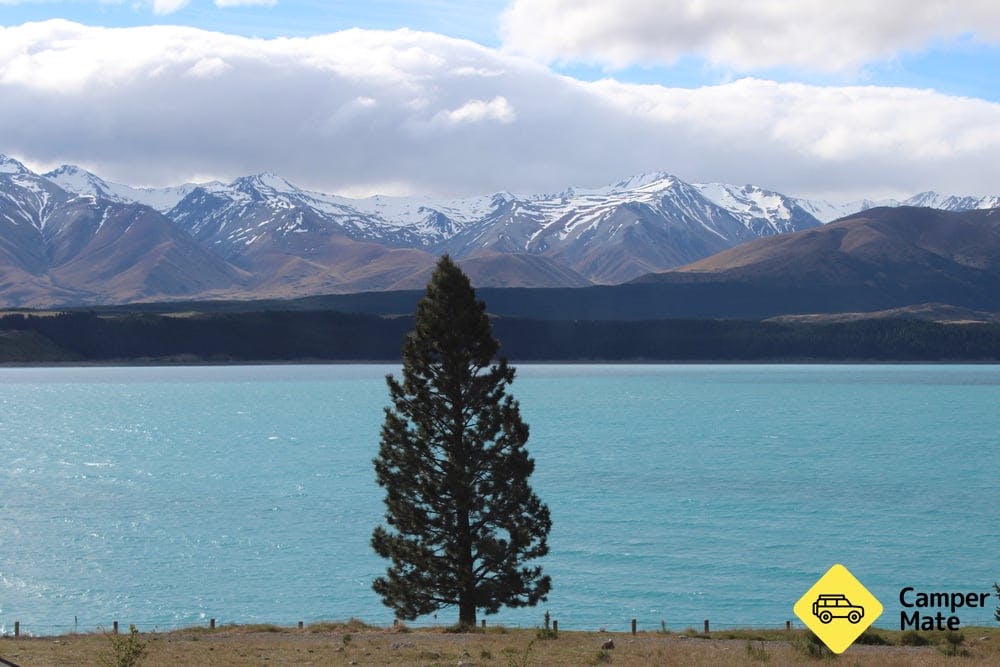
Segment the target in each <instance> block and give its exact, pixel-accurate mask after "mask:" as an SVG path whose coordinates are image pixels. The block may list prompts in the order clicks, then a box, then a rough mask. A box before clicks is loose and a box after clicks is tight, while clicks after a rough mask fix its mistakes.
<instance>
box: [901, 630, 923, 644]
mask: <svg viewBox="0 0 1000 667" xmlns="http://www.w3.org/2000/svg"><path fill="white" fill-rule="evenodd" d="M929 643H930V642H929V641H928V640H927V638H926V637H924V636H923V635H922V634H920V633H919V632H917V631H916V630H907V631H906V632H904V633H903V634H902V635H900V637H899V645H900V646H927V645H928V644H929Z"/></svg>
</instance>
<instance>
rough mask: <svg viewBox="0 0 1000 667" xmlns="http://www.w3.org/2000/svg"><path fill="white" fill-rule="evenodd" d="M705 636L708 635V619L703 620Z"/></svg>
mask: <svg viewBox="0 0 1000 667" xmlns="http://www.w3.org/2000/svg"><path fill="white" fill-rule="evenodd" d="M705 634H706V635H707V634H708V619H707V618H706V619H705Z"/></svg>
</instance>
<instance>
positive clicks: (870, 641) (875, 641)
mask: <svg viewBox="0 0 1000 667" xmlns="http://www.w3.org/2000/svg"><path fill="white" fill-rule="evenodd" d="M854 643H855V644H867V645H868V646H887V645H888V644H889V640H888V639H886V638H885V637H883V636H882V635H880V634H879V633H877V632H875V631H874V630H872V629H868V630H865V631H864V632H862V633H861V636H860V637H858V638H857V639H855V640H854Z"/></svg>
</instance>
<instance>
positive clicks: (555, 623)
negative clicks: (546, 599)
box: [552, 621, 559, 637]
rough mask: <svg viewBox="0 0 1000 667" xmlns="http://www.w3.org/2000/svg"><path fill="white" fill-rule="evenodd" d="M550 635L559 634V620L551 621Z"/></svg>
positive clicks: (555, 635)
mask: <svg viewBox="0 0 1000 667" xmlns="http://www.w3.org/2000/svg"><path fill="white" fill-rule="evenodd" d="M552 636H553V637H558V636H559V621H552Z"/></svg>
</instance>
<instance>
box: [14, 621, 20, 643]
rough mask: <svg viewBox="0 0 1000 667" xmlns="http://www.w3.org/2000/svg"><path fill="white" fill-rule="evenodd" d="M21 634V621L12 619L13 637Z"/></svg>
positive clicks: (15, 637)
mask: <svg viewBox="0 0 1000 667" xmlns="http://www.w3.org/2000/svg"><path fill="white" fill-rule="evenodd" d="M20 636H21V621H14V639H17V638H18V637H20Z"/></svg>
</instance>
